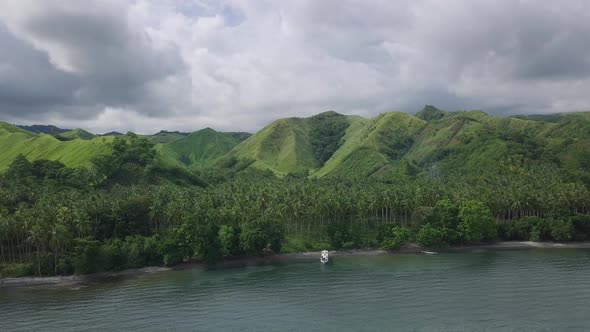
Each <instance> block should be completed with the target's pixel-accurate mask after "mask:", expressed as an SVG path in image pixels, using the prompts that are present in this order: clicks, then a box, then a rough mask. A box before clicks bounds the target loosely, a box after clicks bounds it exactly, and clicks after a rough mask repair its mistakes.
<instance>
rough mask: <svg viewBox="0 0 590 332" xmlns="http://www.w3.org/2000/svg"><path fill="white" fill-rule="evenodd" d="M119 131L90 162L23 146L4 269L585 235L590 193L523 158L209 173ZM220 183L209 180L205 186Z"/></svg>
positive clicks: (9, 182) (2, 210) (10, 185)
mask: <svg viewBox="0 0 590 332" xmlns="http://www.w3.org/2000/svg"><path fill="white" fill-rule="evenodd" d="M153 158H154V153H153V145H152V144H151V143H149V142H148V141H147V140H146V139H145V138H141V137H137V136H134V135H129V136H127V137H124V138H117V139H116V140H115V142H114V143H113V153H112V154H110V155H106V156H100V157H98V158H96V159H94V160H93V162H92V166H91V167H89V168H80V169H71V168H67V167H65V166H64V165H63V164H61V163H59V162H56V161H47V160H36V161H33V162H30V161H28V160H27V159H26V158H25V157H23V156H19V157H18V158H16V159H15V160H14V162H13V163H12V165H11V166H10V168H9V169H8V170H7V171H6V172H5V173H4V174H3V175H2V176H1V178H0V265H1V266H2V268H1V269H0V273H1V274H2V275H26V274H35V275H55V274H71V273H79V274H84V273H92V272H99V271H107V270H120V269H125V268H134V267H140V266H146V265H174V264H178V263H180V262H183V261H186V260H188V259H192V258H194V257H199V258H200V259H201V260H203V261H206V262H209V263H214V262H216V261H218V260H220V259H222V257H224V256H240V255H265V254H270V253H277V252H280V251H281V250H284V249H287V250H313V249H320V248H326V247H330V248H335V249H338V248H355V247H376V246H379V247H383V248H386V249H397V248H399V247H401V246H403V245H404V244H406V243H407V242H417V243H419V244H421V245H423V246H425V247H433V248H439V247H444V246H448V245H458V244H465V243H479V242H485V241H494V240H498V239H505V240H529V239H530V240H555V241H572V240H586V239H587V237H588V236H589V234H590V226H589V225H590V220H589V218H588V215H587V214H588V213H589V212H590V194H589V191H588V188H587V187H586V186H585V185H584V184H583V183H581V182H580V181H577V180H576V179H575V178H574V177H572V176H571V174H567V173H564V171H563V170H561V169H559V168H557V167H555V166H552V165H550V164H537V163H533V162H530V161H529V160H527V159H526V158H522V159H511V160H504V161H499V162H498V163H497V164H496V165H493V167H490V168H489V169H479V170H477V171H472V172H468V173H466V172H454V171H452V170H444V171H440V170H436V169H432V170H430V171H428V172H424V173H423V174H421V175H420V176H410V175H407V174H402V173H398V174H394V175H392V176H391V177H388V178H381V179H354V178H322V179H308V178H304V177H299V176H297V175H293V176H287V177H285V178H277V177H275V176H272V175H271V174H268V172H260V171H254V170H246V171H243V172H241V173H239V174H237V175H234V176H231V177H226V178H221V179H220V177H219V176H218V175H215V176H212V177H210V178H215V179H216V180H215V182H214V184H212V183H213V181H204V180H203V179H207V174H202V175H201V177H197V176H196V175H194V174H189V173H185V171H181V170H166V171H162V168H160V167H158V166H157V165H156V164H155V163H154V161H153ZM207 182H209V185H208V184H207Z"/></svg>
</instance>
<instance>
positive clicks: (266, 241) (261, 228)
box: [240, 218, 284, 255]
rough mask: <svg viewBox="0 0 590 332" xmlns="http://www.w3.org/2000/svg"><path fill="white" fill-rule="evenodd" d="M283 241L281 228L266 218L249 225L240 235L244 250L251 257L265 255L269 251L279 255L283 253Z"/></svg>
mask: <svg viewBox="0 0 590 332" xmlns="http://www.w3.org/2000/svg"><path fill="white" fill-rule="evenodd" d="M283 240H284V233H283V231H282V229H281V226H280V225H279V224H278V223H276V222H274V221H271V220H269V219H265V218H260V219H256V220H254V221H252V222H249V223H247V224H246V225H244V227H243V230H242V233H241V234H240V244H241V246H242V249H243V250H244V251H245V252H246V253H248V254H249V255H263V254H264V253H265V250H267V249H269V250H272V252H275V253H278V252H280V251H281V247H282V245H283Z"/></svg>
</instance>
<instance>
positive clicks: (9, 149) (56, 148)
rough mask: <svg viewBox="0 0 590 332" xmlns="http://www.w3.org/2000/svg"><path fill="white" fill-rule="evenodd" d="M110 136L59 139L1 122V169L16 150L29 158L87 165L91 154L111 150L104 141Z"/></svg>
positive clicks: (7, 163) (10, 161)
mask: <svg viewBox="0 0 590 332" xmlns="http://www.w3.org/2000/svg"><path fill="white" fill-rule="evenodd" d="M112 140H113V138H112V137H99V138H95V139H92V140H81V139H74V140H71V141H60V140H58V139H57V138H55V137H53V136H51V135H46V134H34V133H31V132H28V131H25V130H22V129H19V128H17V127H15V126H12V125H9V124H6V123H0V151H2V153H1V154H0V170H5V169H6V168H8V166H9V165H10V163H12V161H13V160H14V158H16V156H18V155H19V154H23V155H24V156H26V157H27V159H29V160H36V159H48V160H58V161H61V162H62V163H64V164H65V165H66V166H69V167H79V166H88V165H89V164H90V159H91V158H92V157H94V156H96V155H98V154H101V153H108V152H109V151H110V147H109V146H108V144H107V143H109V142H112Z"/></svg>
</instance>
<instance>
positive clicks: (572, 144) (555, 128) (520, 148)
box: [0, 106, 590, 177]
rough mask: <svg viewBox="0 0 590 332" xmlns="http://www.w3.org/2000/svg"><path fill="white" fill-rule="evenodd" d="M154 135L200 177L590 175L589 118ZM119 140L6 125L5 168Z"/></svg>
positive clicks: (164, 157)
mask: <svg viewBox="0 0 590 332" xmlns="http://www.w3.org/2000/svg"><path fill="white" fill-rule="evenodd" d="M148 138H149V139H150V140H151V141H152V142H154V143H156V151H157V154H156V160H157V162H158V163H159V164H160V165H161V166H164V167H180V168H184V169H188V170H193V171H202V170H207V169H209V168H215V169H223V168H224V167H232V166H231V165H236V162H240V163H239V165H240V167H246V166H247V167H249V168H253V169H259V170H270V171H272V172H273V173H275V174H277V175H279V176H285V175H287V174H299V175H309V176H311V177H326V176H344V177H367V176H373V177H387V176H390V175H391V174H395V173H399V172H401V173H403V174H419V173H423V174H430V173H432V172H435V173H436V172H440V171H445V170H446V171H477V170H478V169H481V168H486V167H493V166H494V165H497V164H498V162H499V161H508V160H518V159H519V158H525V159H526V160H530V161H533V162H536V163H539V164H544V163H546V164H555V165H557V166H558V167H561V168H563V169H567V170H569V171H570V172H573V173H572V174H586V175H587V174H588V173H590V112H582V113H565V114H553V115H542V116H539V115H532V116H513V117H496V116H490V115H487V114H486V113H484V112H482V111H465V112H446V111H441V110H438V109H436V108H435V107H433V106H426V107H425V108H424V109H423V110H422V111H421V112H418V113H417V114H416V116H413V115H410V114H406V113H399V112H389V113H383V114H381V115H379V116H377V117H375V118H372V119H367V118H363V117H360V116H354V115H353V116H347V115H342V114H338V113H336V112H331V111H330V112H324V113H320V114H318V115H315V116H312V117H308V118H287V119H280V120H276V121H274V122H272V123H271V124H269V125H268V126H266V127H265V128H263V129H262V130H260V131H259V132H257V133H256V134H254V135H249V134H247V133H222V132H218V131H215V130H213V129H211V128H206V129H203V130H199V131H197V132H194V133H191V134H184V133H179V132H164V131H162V132H160V133H158V134H156V135H152V136H150V137H148ZM112 140H113V137H96V136H94V135H92V134H90V133H88V132H86V131H84V130H82V129H76V130H73V131H70V132H67V133H64V134H62V141H60V140H59V139H57V138H56V137H53V136H51V135H45V134H36V133H32V132H30V131H27V130H23V129H21V128H18V127H16V126H13V125H10V124H8V123H0V151H2V154H0V170H1V169H5V168H6V167H7V166H8V165H9V164H10V162H11V161H12V160H13V159H14V158H15V157H16V156H17V155H18V154H19V153H22V154H24V155H25V156H27V158H29V159H30V160H33V159H39V158H45V159H50V160H60V161H62V162H63V163H65V164H66V165H68V166H83V165H88V162H89V160H90V159H91V158H92V157H93V156H95V155H97V154H100V153H106V152H108V151H109V147H108V145H107V143H108V142H111V141H112ZM244 165H245V166H244Z"/></svg>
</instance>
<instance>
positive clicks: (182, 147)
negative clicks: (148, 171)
mask: <svg viewBox="0 0 590 332" xmlns="http://www.w3.org/2000/svg"><path fill="white" fill-rule="evenodd" d="M238 143H239V139H238V138H236V137H234V136H232V135H230V134H225V133H221V132H218V131H215V130H213V129H211V128H205V129H202V130H199V131H196V132H194V133H192V134H190V135H188V136H183V137H181V138H178V139H176V140H173V141H171V142H169V143H166V144H160V145H158V146H157V147H156V149H157V154H156V160H158V161H159V162H160V163H161V164H162V165H164V166H176V167H184V168H188V169H190V170H200V169H203V168H206V167H208V166H212V165H213V164H215V163H217V162H218V161H219V160H220V159H221V158H222V157H223V156H225V155H226V154H227V153H228V152H229V151H230V150H231V149H233V148H234V147H235V146H236V145H237V144H238Z"/></svg>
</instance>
